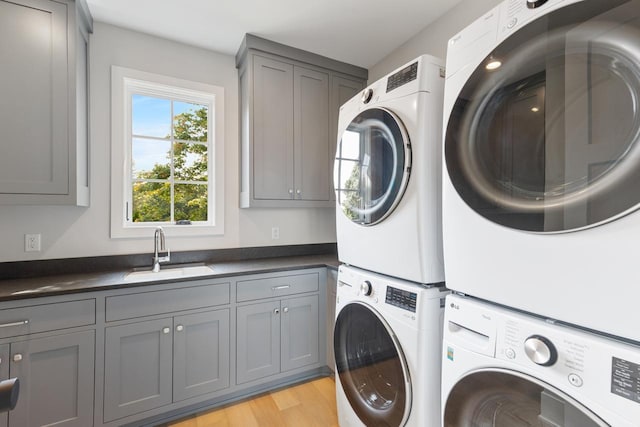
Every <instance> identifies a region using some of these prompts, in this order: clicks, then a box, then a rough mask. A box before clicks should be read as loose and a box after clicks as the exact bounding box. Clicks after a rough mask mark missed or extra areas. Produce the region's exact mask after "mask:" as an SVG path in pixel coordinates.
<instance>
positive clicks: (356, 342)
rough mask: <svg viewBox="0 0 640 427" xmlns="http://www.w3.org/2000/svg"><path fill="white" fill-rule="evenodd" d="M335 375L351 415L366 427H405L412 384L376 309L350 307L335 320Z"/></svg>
mask: <svg viewBox="0 0 640 427" xmlns="http://www.w3.org/2000/svg"><path fill="white" fill-rule="evenodd" d="M334 351H335V356H336V371H337V373H338V376H339V379H340V384H341V385H342V389H343V390H344V394H345V395H346V396H347V399H348V400H349V403H350V404H351V407H352V408H353V411H354V412H355V413H356V414H357V415H358V417H359V418H360V420H361V421H362V422H363V423H364V424H365V425H367V426H402V425H404V424H405V422H406V420H407V418H408V416H409V411H410V408H411V383H410V381H409V370H408V367H407V362H406V360H405V358H404V355H403V353H402V349H401V348H400V345H399V343H398V341H397V339H396V336H395V334H394V333H393V332H392V331H391V329H390V328H389V325H388V324H387V322H386V321H385V320H384V319H383V318H382V317H381V316H380V315H379V314H378V313H377V312H376V311H375V310H373V308H371V307H369V306H367V305H365V304H361V303H357V302H356V303H351V304H347V305H346V306H344V308H343V309H342V310H341V311H340V313H339V314H338V317H337V319H336V325H335V331H334Z"/></svg>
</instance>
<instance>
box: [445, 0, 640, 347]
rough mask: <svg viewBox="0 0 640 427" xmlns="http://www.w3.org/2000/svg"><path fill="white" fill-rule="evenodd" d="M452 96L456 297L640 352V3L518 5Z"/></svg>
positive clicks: (479, 30) (469, 59)
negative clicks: (615, 339)
mask: <svg viewBox="0 0 640 427" xmlns="http://www.w3.org/2000/svg"><path fill="white" fill-rule="evenodd" d="M445 86H446V87H445V106H444V116H445V125H444V126H445V130H444V163H445V168H444V169H445V170H446V172H445V173H444V178H443V233H444V255H445V256H444V258H445V272H446V277H447V287H449V288H451V289H454V290H456V291H459V292H461V293H464V294H468V295H472V296H476V297H478V298H482V299H485V300H489V301H493V302H497V303H500V304H504V305H506V306H510V307H514V308H518V309H521V310H525V311H528V312H531V313H536V314H541V315H544V316H545V317H549V318H553V319H559V320H562V321H564V322H568V323H572V324H576V325H580V326H582V327H586V328H590V329H594V330H599V331H603V332H607V333H609V334H613V335H617V336H619V337H624V338H627V339H631V340H634V341H638V342H640V328H639V327H638V316H637V313H638V301H639V300H640V285H639V283H640V270H639V269H638V250H637V248H638V242H639V241H640V212H639V211H638V206H640V191H639V188H640V187H639V186H640V1H638V0H625V1H618V0H583V1H576V0H548V1H546V0H508V1H505V2H503V3H502V4H500V5H498V6H497V7H496V8H495V9H493V10H491V11H490V12H488V13H487V14H486V15H485V16H483V17H481V18H480V19H479V20H478V21H476V22H475V23H473V24H471V25H470V26H469V27H468V28H467V29H465V30H463V31H462V32H461V33H459V34H458V35H456V36H455V37H453V38H452V39H451V40H450V41H449V45H448V53H447V80H446V85H445ZM614 292H615V293H616V294H617V297H615V298H612V297H610V296H611V295H612V294H613V293H614Z"/></svg>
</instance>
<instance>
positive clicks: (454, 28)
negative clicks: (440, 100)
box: [369, 0, 502, 83]
mask: <svg viewBox="0 0 640 427" xmlns="http://www.w3.org/2000/svg"><path fill="white" fill-rule="evenodd" d="M501 2H502V0H463V1H462V2H460V3H458V5H457V6H455V7H454V8H453V9H451V10H450V11H449V12H447V13H445V14H444V15H442V16H441V17H440V18H438V19H437V20H436V21H435V22H433V23H432V24H430V25H428V26H426V27H425V28H424V29H423V30H422V31H420V32H419V33H418V34H416V35H415V36H414V37H413V38H411V39H410V40H408V41H407V42H406V43H405V44H403V45H402V46H400V47H399V48H398V49H396V50H394V51H393V52H392V53H391V54H389V55H387V56H386V57H385V58H384V59H382V60H381V61H380V62H378V63H377V64H376V65H374V66H373V67H371V68H370V69H369V82H370V83H373V82H375V81H376V80H378V79H379V78H381V77H384V76H385V75H386V74H388V73H390V72H391V71H393V70H394V69H396V68H397V67H399V66H401V65H403V64H404V63H406V62H409V61H411V60H412V59H413V58H415V57H417V56H420V55H423V54H429V55H433V56H436V57H438V58H442V59H445V56H446V54H447V42H448V41H449V39H450V38H451V37H453V36H454V35H455V34H457V33H458V32H460V30H462V29H463V28H464V27H466V26H467V25H469V24H470V23H472V22H473V21H475V20H476V19H477V18H479V17H480V16H482V15H483V14H484V13H485V12H488V11H489V10H491V9H492V8H493V7H495V6H496V5H498V4H500V3H501Z"/></svg>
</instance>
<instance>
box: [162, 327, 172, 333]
mask: <svg viewBox="0 0 640 427" xmlns="http://www.w3.org/2000/svg"><path fill="white" fill-rule="evenodd" d="M169 332H171V328H162V333H163V334H168V333H169Z"/></svg>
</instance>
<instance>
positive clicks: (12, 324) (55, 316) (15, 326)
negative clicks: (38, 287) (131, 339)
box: [0, 299, 96, 338]
mask: <svg viewBox="0 0 640 427" xmlns="http://www.w3.org/2000/svg"><path fill="white" fill-rule="evenodd" d="M95 323H96V300H94V299H87V300H81V301H69V302H61V303H55V304H41V305H32V306H28V307H19V308H9V309H0V338H7V337H15V336H17V335H26V334H35V333H37V332H46V331H54V330H56V329H65V328H73V327H76V326H85V325H93V324H95Z"/></svg>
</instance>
